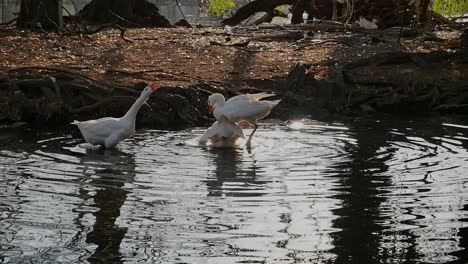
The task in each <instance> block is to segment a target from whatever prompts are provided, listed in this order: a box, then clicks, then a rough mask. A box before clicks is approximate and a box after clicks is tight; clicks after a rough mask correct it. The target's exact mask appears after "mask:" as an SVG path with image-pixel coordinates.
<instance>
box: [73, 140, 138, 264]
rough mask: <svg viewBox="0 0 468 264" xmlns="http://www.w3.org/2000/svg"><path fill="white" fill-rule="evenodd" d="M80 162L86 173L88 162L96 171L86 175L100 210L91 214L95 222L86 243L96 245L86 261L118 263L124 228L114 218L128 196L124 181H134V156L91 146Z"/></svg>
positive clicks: (125, 230) (87, 171)
mask: <svg viewBox="0 0 468 264" xmlns="http://www.w3.org/2000/svg"><path fill="white" fill-rule="evenodd" d="M82 163H85V164H86V166H85V167H87V168H86V171H85V172H84V174H85V175H86V174H89V169H90V168H89V166H90V165H89V164H91V163H92V165H91V166H93V168H92V169H93V170H94V173H95V174H92V175H89V176H90V179H91V182H90V184H92V185H94V186H96V187H97V188H98V190H97V191H96V194H95V195H94V204H95V206H96V207H97V208H99V211H97V212H95V213H94V216H95V217H96V221H95V223H94V226H93V230H92V231H91V232H90V233H88V235H87V237H86V242H87V243H93V244H96V245H97V248H96V250H95V252H94V253H93V255H91V256H90V257H89V258H88V261H89V262H90V263H121V262H122V260H121V255H120V252H119V248H120V243H121V242H122V239H123V238H124V236H125V233H126V232H127V229H126V228H121V227H118V226H117V225H116V224H115V221H116V220H117V218H118V217H119V216H120V209H121V207H122V206H123V204H124V203H125V200H126V199H127V191H125V190H123V189H122V187H123V186H124V184H125V183H126V182H133V180H134V177H135V173H134V171H135V160H134V157H133V156H132V155H130V154H127V153H124V152H121V151H118V150H104V149H97V150H95V149H93V150H86V156H84V157H83V158H82ZM96 163H97V164H96ZM94 164H96V165H94ZM91 176H92V177H91ZM96 176H98V177H96Z"/></svg>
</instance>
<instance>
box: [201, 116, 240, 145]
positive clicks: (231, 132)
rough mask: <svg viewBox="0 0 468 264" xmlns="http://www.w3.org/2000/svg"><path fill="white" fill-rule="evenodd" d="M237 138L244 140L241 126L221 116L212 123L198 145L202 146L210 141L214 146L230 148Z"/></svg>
mask: <svg viewBox="0 0 468 264" xmlns="http://www.w3.org/2000/svg"><path fill="white" fill-rule="evenodd" d="M239 138H245V136H244V132H243V131H242V128H241V126H239V125H238V124H237V123H234V122H231V121H229V120H228V119H227V118H226V117H225V116H221V117H220V118H219V120H218V121H216V122H214V123H213V125H212V126H211V127H210V128H208V130H206V132H205V134H203V136H202V137H201V138H200V143H202V144H204V143H207V142H208V141H211V143H212V144H213V145H214V146H218V147H232V146H233V145H234V144H235V143H236V140H237V139H239Z"/></svg>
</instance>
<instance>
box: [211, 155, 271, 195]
mask: <svg viewBox="0 0 468 264" xmlns="http://www.w3.org/2000/svg"><path fill="white" fill-rule="evenodd" d="M208 151H209V152H210V154H211V155H212V156H213V159H214V163H215V169H214V173H215V179H209V180H208V181H206V186H207V189H208V194H207V195H208V196H223V195H225V196H234V197H235V196H240V197H248V196H261V195H262V193H263V192H261V190H262V189H263V187H262V182H261V181H257V178H256V176H257V175H256V170H257V169H258V168H257V165H256V164H255V160H253V159H250V158H251V157H243V155H244V153H243V150H242V149H239V148H210V149H209V150H208ZM263 183H264V182H263ZM247 190H248V191H247Z"/></svg>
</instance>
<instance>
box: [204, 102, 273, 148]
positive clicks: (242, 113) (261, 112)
mask: <svg viewBox="0 0 468 264" xmlns="http://www.w3.org/2000/svg"><path fill="white" fill-rule="evenodd" d="M271 96H275V94H269V93H257V94H243V95H238V96H234V97H232V98H230V99H229V100H227V101H225V100H226V99H225V98H224V96H223V95H222V94H219V93H215V94H212V95H210V96H209V97H208V106H209V111H210V112H213V115H214V116H215V118H216V119H217V120H218V121H219V120H220V118H221V117H222V116H224V117H226V119H227V120H229V121H230V122H233V123H237V122H246V123H248V124H249V125H250V126H252V127H253V128H254V130H253V132H252V134H250V136H249V139H248V140H247V146H250V144H251V141H252V136H253V135H254V133H255V131H257V128H258V123H257V121H258V120H259V119H262V118H264V117H266V116H267V115H268V114H269V113H270V111H271V109H273V107H275V106H276V105H277V104H278V103H279V102H280V101H281V100H275V101H260V99H263V98H267V97H271Z"/></svg>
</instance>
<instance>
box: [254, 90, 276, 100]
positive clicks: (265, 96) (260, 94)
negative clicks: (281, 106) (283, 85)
mask: <svg viewBox="0 0 468 264" xmlns="http://www.w3.org/2000/svg"><path fill="white" fill-rule="evenodd" d="M272 96H276V94H271V93H265V92H263V93H258V94H251V95H250V96H249V97H250V98H249V99H250V100H260V99H263V98H267V97H272Z"/></svg>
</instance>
